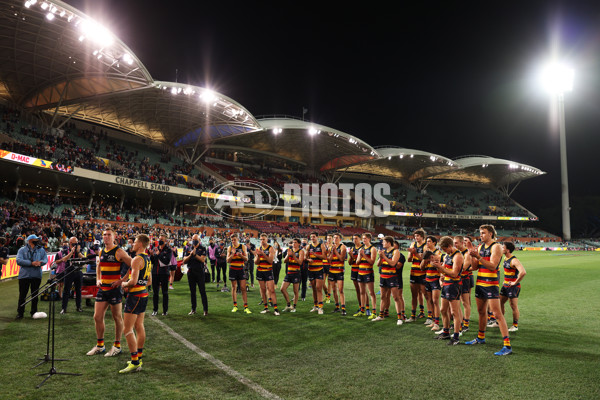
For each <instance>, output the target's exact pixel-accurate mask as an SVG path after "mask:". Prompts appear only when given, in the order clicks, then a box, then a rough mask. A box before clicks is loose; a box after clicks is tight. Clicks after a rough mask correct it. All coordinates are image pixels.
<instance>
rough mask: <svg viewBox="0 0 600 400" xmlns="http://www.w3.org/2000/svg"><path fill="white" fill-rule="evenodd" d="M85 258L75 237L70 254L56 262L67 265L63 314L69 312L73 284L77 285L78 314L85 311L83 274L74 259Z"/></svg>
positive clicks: (71, 243)
mask: <svg viewBox="0 0 600 400" xmlns="http://www.w3.org/2000/svg"><path fill="white" fill-rule="evenodd" d="M83 257H84V256H83V254H82V253H81V246H80V245H79V241H78V240H77V238H76V237H75V236H73V237H72V238H71V239H69V252H68V253H67V254H66V255H64V256H63V257H62V258H61V259H59V260H56V261H57V262H64V263H65V277H64V283H65V286H64V288H63V295H62V310H60V313H61V314H65V313H66V312H67V304H68V303H69V297H71V296H70V292H71V286H73V284H75V306H76V307H77V311H78V312H82V311H83V310H82V309H81V284H82V279H83V274H82V273H81V269H80V268H79V267H80V265H79V264H78V263H77V262H74V261H73V260H74V259H82V258H83Z"/></svg>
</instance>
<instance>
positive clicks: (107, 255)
mask: <svg viewBox="0 0 600 400" xmlns="http://www.w3.org/2000/svg"><path fill="white" fill-rule="evenodd" d="M117 250H119V246H114V247H113V248H111V249H110V250H106V249H102V250H100V263H99V268H100V273H101V274H102V281H101V284H100V290H104V291H108V290H111V289H112V287H111V285H112V284H113V283H115V282H116V281H118V280H119V279H121V262H120V261H119V260H117Z"/></svg>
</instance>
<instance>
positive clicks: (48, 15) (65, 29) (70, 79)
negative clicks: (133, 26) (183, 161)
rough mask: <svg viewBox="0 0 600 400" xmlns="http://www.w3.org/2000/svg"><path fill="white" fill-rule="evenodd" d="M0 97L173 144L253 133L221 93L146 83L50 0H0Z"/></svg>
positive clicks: (110, 38) (94, 32)
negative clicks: (203, 138) (201, 138)
mask: <svg viewBox="0 0 600 400" xmlns="http://www.w3.org/2000/svg"><path fill="white" fill-rule="evenodd" d="M0 97H3V98H5V99H7V100H9V101H11V102H13V103H15V104H17V105H18V106H21V107H23V108H25V109H28V110H30V111H46V112H48V113H52V114H54V113H56V115H65V116H70V117H73V118H77V119H82V120H86V121H90V122H94V123H98V124H102V125H105V126H109V127H113V128H116V129H119V130H122V131H125V132H129V133H133V134H137V135H141V136H144V137H148V138H150V139H152V140H157V141H161V142H164V143H168V144H171V145H175V146H177V145H178V144H179V145H181V144H182V143H185V142H186V141H187V142H191V141H195V140H196V139H197V138H198V137H199V136H204V135H206V136H207V137H221V136H226V135H230V134H235V133H240V132H247V131H253V130H256V129H259V127H258V124H257V123H256V120H255V119H254V117H252V116H251V115H250V114H249V113H248V112H247V110H245V109H244V108H243V107H242V106H241V105H239V104H237V103H236V102H235V101H233V100H231V99H229V98H227V97H225V96H223V95H220V94H217V93H214V92H211V91H209V90H206V89H203V88H199V87H194V86H190V85H182V84H177V83H168V82H156V81H154V80H153V79H152V77H151V76H150V74H149V72H148V71H147V70H146V68H145V67H144V65H143V64H142V62H141V61H140V60H139V59H138V58H137V57H136V56H135V54H133V52H132V51H131V50H130V49H129V48H128V47H127V46H126V45H125V44H124V43H123V42H122V41H120V40H119V39H118V38H117V37H115V36H114V35H113V34H112V33H111V32H110V31H109V30H107V29H106V28H104V27H103V26H101V25H100V24H98V23H97V22H96V21H94V20H93V19H91V18H89V17H88V16H86V15H85V14H83V13H82V12H80V11H78V10H76V9H75V8H73V7H71V6H69V5H68V4H65V3H63V2H61V1H58V0H53V1H44V0H0Z"/></svg>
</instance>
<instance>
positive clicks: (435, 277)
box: [425, 249, 442, 282]
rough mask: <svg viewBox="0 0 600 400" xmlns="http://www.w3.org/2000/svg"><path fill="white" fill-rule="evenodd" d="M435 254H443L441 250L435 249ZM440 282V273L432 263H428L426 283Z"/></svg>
mask: <svg viewBox="0 0 600 400" xmlns="http://www.w3.org/2000/svg"><path fill="white" fill-rule="evenodd" d="M433 254H436V255H439V256H441V255H442V252H441V251H440V250H439V249H435V250H434V251H433ZM439 280H440V271H438V269H437V268H435V267H434V266H433V265H432V264H431V263H428V264H427V266H426V267H425V281H426V282H435V281H439Z"/></svg>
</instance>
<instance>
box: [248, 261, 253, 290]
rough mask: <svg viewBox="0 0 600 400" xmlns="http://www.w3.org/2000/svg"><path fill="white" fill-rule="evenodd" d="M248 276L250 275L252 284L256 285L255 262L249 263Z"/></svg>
mask: <svg viewBox="0 0 600 400" xmlns="http://www.w3.org/2000/svg"><path fill="white" fill-rule="evenodd" d="M248 275H250V284H251V285H254V261H253V262H251V263H250V262H249V263H248Z"/></svg>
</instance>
